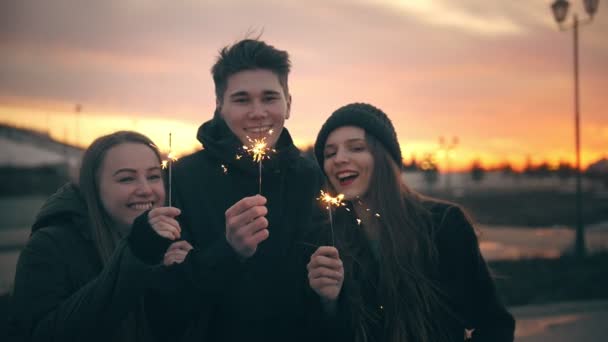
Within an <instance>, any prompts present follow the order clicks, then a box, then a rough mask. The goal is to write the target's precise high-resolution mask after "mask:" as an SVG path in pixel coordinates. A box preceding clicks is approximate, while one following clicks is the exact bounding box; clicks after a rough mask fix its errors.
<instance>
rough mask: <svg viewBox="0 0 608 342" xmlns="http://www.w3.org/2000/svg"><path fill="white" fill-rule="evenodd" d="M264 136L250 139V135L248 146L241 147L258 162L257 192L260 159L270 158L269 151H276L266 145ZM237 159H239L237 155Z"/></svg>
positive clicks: (260, 182)
mask: <svg viewBox="0 0 608 342" xmlns="http://www.w3.org/2000/svg"><path fill="white" fill-rule="evenodd" d="M272 132H273V131H272V130H270V131H269V132H268V134H272ZM266 138H267V137H262V138H257V139H251V138H250V137H247V140H249V142H250V144H249V146H243V149H244V150H245V151H247V153H249V154H251V157H252V159H253V162H254V163H258V194H261V193H262V161H263V160H264V159H268V158H270V156H269V155H268V153H269V152H276V151H275V150H274V149H272V148H270V147H268V143H267V142H266ZM237 159H240V157H239V156H238V155H237Z"/></svg>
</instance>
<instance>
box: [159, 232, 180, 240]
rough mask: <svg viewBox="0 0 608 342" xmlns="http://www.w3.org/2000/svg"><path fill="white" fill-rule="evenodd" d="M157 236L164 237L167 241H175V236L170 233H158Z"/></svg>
mask: <svg viewBox="0 0 608 342" xmlns="http://www.w3.org/2000/svg"><path fill="white" fill-rule="evenodd" d="M156 234H158V235H160V236H162V237H164V238H165V239H169V240H175V235H174V234H172V233H171V232H168V231H161V232H159V231H157V232H156Z"/></svg>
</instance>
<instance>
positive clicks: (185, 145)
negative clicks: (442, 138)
mask: <svg viewBox="0 0 608 342" xmlns="http://www.w3.org/2000/svg"><path fill="white" fill-rule="evenodd" d="M65 108H68V107H65ZM85 110H86V109H85ZM205 120H206V119H205ZM0 122H3V123H7V124H9V125H13V126H16V127H23V128H28V129H33V130H37V131H40V132H44V133H47V134H49V136H51V137H52V138H54V139H56V140H58V141H62V142H66V143H68V144H71V145H78V146H88V145H89V144H90V143H91V142H92V141H93V140H94V139H95V138H97V137H99V136H101V135H104V134H108V133H111V132H114V131H117V130H135V131H139V132H141V133H143V134H145V135H147V136H148V137H150V138H151V139H152V140H153V141H154V142H156V144H157V145H158V147H159V148H160V149H161V151H163V152H168V151H169V146H168V141H167V134H168V133H169V132H172V133H173V146H172V151H173V152H174V153H175V155H177V156H179V157H181V156H183V155H186V154H189V153H192V152H193V151H196V150H198V149H200V146H201V145H200V143H199V142H198V140H196V132H197V129H198V127H199V125H200V122H186V121H181V120H172V119H167V118H160V117H158V118H156V117H151V118H150V117H140V116H135V115H131V114H125V113H105V112H83V113H79V114H77V113H75V112H74V111H65V110H64V111H61V110H44V109H42V108H25V107H19V106H1V105H0ZM292 125H293V123H292ZM287 126H288V128H289V123H287ZM591 129H593V130H594V131H595V132H598V131H599V132H604V134H606V135H607V136H608V129H607V128H603V127H591ZM290 131H291V132H292V134H293V132H294V129H293V128H290ZM298 131H299V130H298ZM315 132H316V130H315ZM312 134H314V133H312ZM312 134H311V135H309V136H304V137H302V136H294V137H293V139H294V143H295V144H296V146H298V147H299V148H300V149H306V148H308V147H310V146H311V145H312V143H313V142H314V138H315V137H314V136H313V135H312ZM399 139H400V141H406V142H407V143H405V144H403V145H402V146H401V149H402V155H403V158H404V161H405V162H406V163H409V162H411V160H412V159H416V160H417V161H418V162H420V161H421V160H422V159H423V158H424V156H425V155H426V154H429V153H431V154H433V155H434V158H435V160H436V162H437V165H438V167H439V170H440V172H444V171H445V168H446V162H447V160H446V158H445V153H444V152H443V151H440V149H439V144H438V142H437V141H436V140H435V139H430V140H425V139H417V140H409V141H408V139H407V137H401V136H400V137H399ZM571 140H572V139H571V137H569V136H568V137H564V138H563V141H564V142H565V143H564V144H563V146H553V145H551V144H546V145H543V146H540V147H539V148H537V149H536V150H537V151H536V153H534V154H533V153H528V154H522V153H515V152H512V150H517V149H516V148H514V146H519V145H521V144H522V142H517V141H514V140H508V139H507V140H502V141H500V142H498V143H496V144H494V145H495V146H494V147H492V148H488V146H487V144H486V142H485V141H484V140H483V139H479V138H476V137H472V136H471V137H464V136H463V137H461V143H460V144H459V145H458V146H457V147H456V148H455V149H454V150H452V151H451V152H450V156H449V165H450V167H449V170H450V171H457V172H459V171H465V170H468V169H470V167H471V164H472V163H473V161H475V160H479V161H480V162H481V165H482V166H483V167H484V168H490V169H491V168H496V167H499V166H501V165H504V164H505V163H508V164H510V165H511V166H512V167H513V169H515V170H518V171H520V170H523V169H524V167H525V165H526V163H528V161H530V162H531V163H532V165H538V164H540V163H543V162H547V163H548V164H549V165H550V166H551V167H557V165H558V164H559V163H560V162H568V163H570V164H572V165H573V164H574V148H573V146H571V145H573V143H570V141H571ZM497 146H498V147H497ZM497 151H498V152H497ZM606 155H607V154H606V150H602V149H591V148H586V147H585V146H584V145H583V148H582V149H581V165H582V168H583V169H585V168H586V167H587V166H588V165H589V164H591V163H593V162H595V161H597V160H599V159H601V158H605V157H606Z"/></svg>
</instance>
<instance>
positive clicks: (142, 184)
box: [135, 179, 152, 196]
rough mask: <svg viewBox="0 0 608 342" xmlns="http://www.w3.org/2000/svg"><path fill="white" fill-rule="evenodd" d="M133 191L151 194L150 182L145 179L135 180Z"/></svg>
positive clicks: (141, 194)
mask: <svg viewBox="0 0 608 342" xmlns="http://www.w3.org/2000/svg"><path fill="white" fill-rule="evenodd" d="M135 193H136V194H137V195H139V196H147V195H150V194H152V186H151V185H150V182H149V181H148V180H147V179H140V180H139V181H138V182H137V189H136V190H135Z"/></svg>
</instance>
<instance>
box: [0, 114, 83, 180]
mask: <svg viewBox="0 0 608 342" xmlns="http://www.w3.org/2000/svg"><path fill="white" fill-rule="evenodd" d="M82 154H83V150H82V149H81V148H78V147H75V146H72V145H68V144H65V143H62V142H59V141H57V140H55V139H53V138H51V137H50V136H48V135H47V134H44V133H40V132H37V131H33V130H28V129H23V128H16V127H12V126H8V125H5V124H0V167H2V168H23V169H27V168H32V169H33V168H40V167H57V168H63V169H64V170H65V172H67V174H68V175H69V177H70V178H72V179H74V178H75V177H76V176H77V173H78V168H79V166H80V161H81V159H82Z"/></svg>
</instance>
